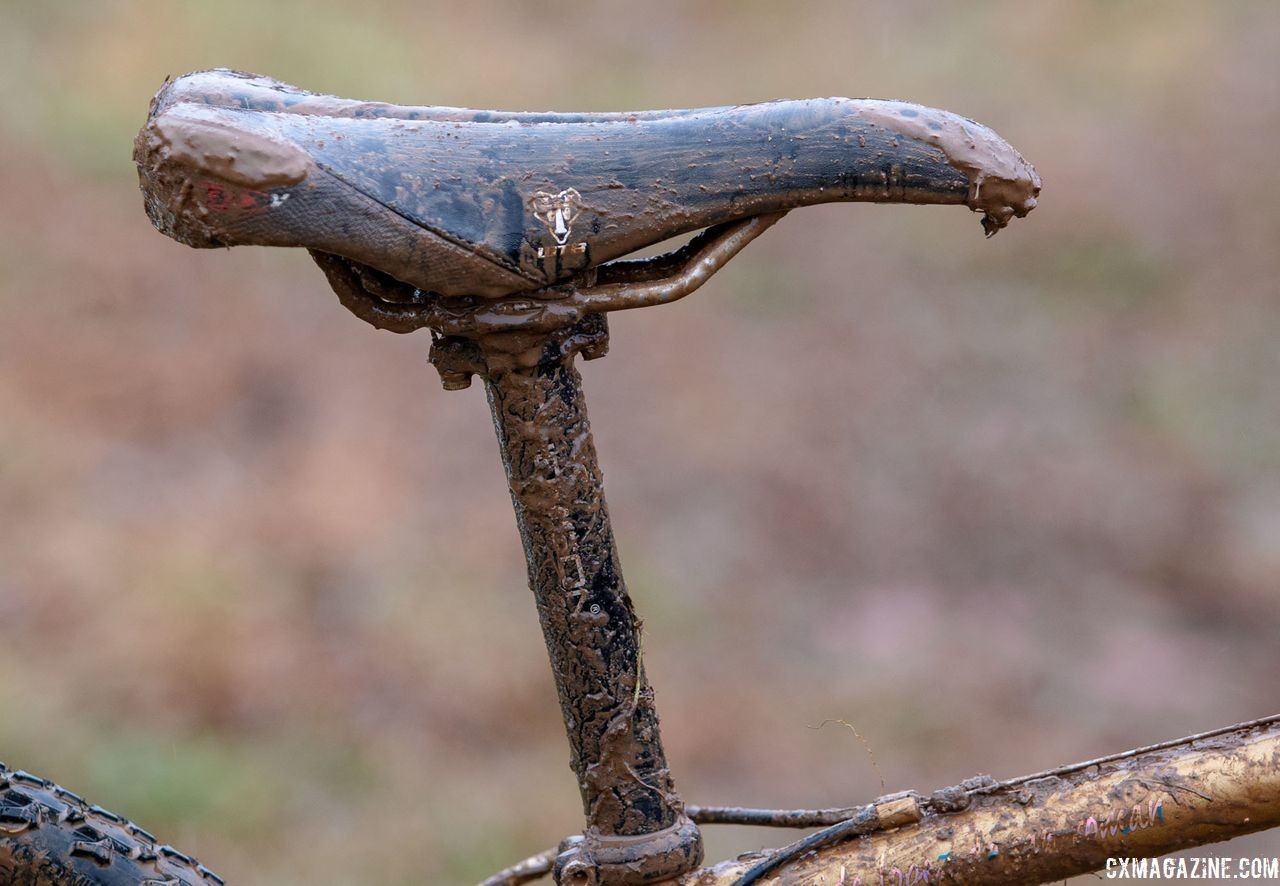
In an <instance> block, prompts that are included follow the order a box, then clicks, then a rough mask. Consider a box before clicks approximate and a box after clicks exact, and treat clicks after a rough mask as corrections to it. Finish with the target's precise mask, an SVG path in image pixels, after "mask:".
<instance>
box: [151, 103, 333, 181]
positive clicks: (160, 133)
mask: <svg viewBox="0 0 1280 886" xmlns="http://www.w3.org/2000/svg"><path fill="white" fill-rule="evenodd" d="M136 150H137V154H138V156H139V157H141V158H142V162H145V163H147V164H149V165H153V166H155V165H161V164H165V163H171V164H174V165H175V166H179V167H182V168H184V169H186V170H188V171H189V172H191V173H193V174H195V175H199V176H214V177H216V178H220V179H222V180H223V181H226V182H229V183H230V184H233V185H239V186H240V187H244V188H255V189H258V190H266V189H268V188H280V187H286V186H288V185H296V184H297V183H298V182H300V181H302V180H303V179H304V178H306V177H307V173H308V172H309V171H310V170H311V168H312V162H311V157H310V156H309V155H308V154H307V152H306V151H304V150H302V149H301V148H299V147H298V146H297V145H294V144H292V143H290V142H288V141H284V140H281V139H276V138H271V137H270V136H268V135H266V134H264V133H262V132H258V131H253V130H249V129H245V128H243V127H236V126H231V125H228V124H227V123H226V122H224V121H221V120H218V119H215V118H211V117H210V115H209V114H207V113H206V112H202V111H201V109H199V108H195V107H190V106H185V107H181V108H176V109H174V110H173V111H171V112H169V113H168V114H164V115H162V116H160V117H156V118H155V119H153V120H152V121H151V122H150V123H148V124H147V125H146V126H145V127H144V128H143V130H142V132H140V133H139V134H138V142H137V146H136Z"/></svg>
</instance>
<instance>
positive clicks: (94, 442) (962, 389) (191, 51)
mask: <svg viewBox="0 0 1280 886" xmlns="http://www.w3.org/2000/svg"><path fill="white" fill-rule="evenodd" d="M1276 45H1280V7H1277V6H1275V5H1274V4H1268V3H1265V2H1258V3H1249V2H1239V3H1233V4H1193V3H1179V2H1160V3H1157V2H1145V3H1143V2H1138V3H1129V4H1123V5H1122V4H1104V3H1097V4H1086V3H1079V2H1061V3H1050V2H1046V3H1037V4H1023V3H1018V2H1013V0H1011V2H999V3H987V4H981V5H967V4H966V5H960V4H955V5H935V4H923V3H884V4H873V5H865V4H856V5H855V4H844V3H839V2H834V0H833V2H811V3H804V4H794V5H791V4H782V3H741V4H730V3H713V2H708V3H700V4H682V3H676V2H674V0H673V2H659V3H644V4H638V3H620V2H619V3H601V4H581V3H567V2H565V3H561V2H540V3H525V4H519V5H516V4H504V5H496V4H495V5H491V6H490V5H483V4H468V5H466V6H463V5H461V4H458V5H450V6H443V5H441V6H431V5H429V4H421V3H410V2H408V0H403V2H382V3H373V2H366V3H361V4H339V3H314V2H313V3H300V2H278V3H272V4H258V3H250V2H248V0H235V2H224V3H217V4H197V3H167V4H159V3H146V2H127V0H118V2H88V0H85V2H65V3H61V4H21V5H15V4H10V5H5V6H2V7H0V157H3V158H4V162H3V163H2V164H0V194H3V195H4V196H3V204H2V205H3V212H0V759H4V760H5V761H6V762H8V763H10V764H11V765H14V766H21V767H23V768H26V769H29V770H32V771H35V772H39V773H41V774H43V775H46V776H49V777H52V778H56V779H58V780H59V781H61V782H63V783H65V784H66V785H68V786H69V787H71V788H72V789H74V790H77V791H79V792H80V793H82V794H84V795H86V796H88V797H90V798H91V799H92V800H95V801H96V802H99V803H102V804H104V805H107V806H109V807H112V808H115V809H117V810H118V811H119V812H121V813H123V814H125V815H128V816H130V817H131V818H133V819H135V820H136V821H138V822H139V823H140V824H142V825H143V826H144V827H146V828H148V829H150V830H153V831H155V832H157V833H158V834H160V835H161V836H162V837H163V838H164V839H167V840H169V841H170V842H172V843H174V844H175V845H178V846H180V847H181V848H183V849H186V850H188V851H190V852H192V853H194V854H196V855H198V856H200V857H201V859H202V860H204V861H205V862H207V863H208V864H209V865H210V866H211V867H213V868H214V869H215V870H218V871H219V872H221V873H223V874H224V875H226V876H227V877H228V878H229V879H230V880H231V882H235V883H259V882H272V883H334V884H346V883H352V884H363V883H377V884H383V883H386V884H397V883H404V884H410V883H424V882H430V883H464V882H468V881H472V880H474V879H476V878H477V877H479V876H481V875H482V874H484V873H486V872H488V871H490V870H492V869H494V868H496V867H498V866H500V865H501V864H504V863H506V862H508V861H511V860H514V859H515V858H517V857H520V856H522V855H523V854H526V853H529V852H532V851H535V850H538V849H541V848H542V847H543V846H545V845H549V844H551V843H552V842H554V841H555V840H556V839H558V838H559V837H560V836H562V835H563V834H565V833H566V832H569V831H571V830H572V829H573V828H574V827H575V826H576V825H577V824H578V821H579V818H578V815H579V811H578V804H577V799H576V792H575V790H574V788H573V784H572V780H571V776H570V773H569V771H568V769H567V765H566V763H567V750H566V745H565V739H564V734H563V728H562V726H561V724H560V722H559V713H558V710H557V707H556V705H555V703H554V700H553V695H552V689H551V682H550V677H549V673H548V669H547V666H546V664H545V660H544V652H543V650H542V648H541V639H540V636H539V632H538V629H537V623H536V618H535V614H534V610H533V605H532V601H531V599H530V598H529V594H528V591H526V590H525V589H524V587H523V584H524V565H523V561H522V558H521V554H520V550H519V547H518V543H517V538H516V535H515V528H514V519H513V517H512V515H511V511H510V500H509V498H508V496H507V492H506V488H505V483H504V481H503V478H502V472H501V469H500V467H499V463H498V457H497V447H496V444H495V442H494V441H493V439H492V429H491V427H490V424H489V419H488V415H487V410H486V407H485V404H484V402H483V396H482V394H481V392H480V391H479V389H473V390H471V391H468V392H465V393H455V394H446V393H444V392H442V391H441V390H440V389H439V385H438V382H437V381H436V379H435V377H434V372H433V371H432V370H431V369H430V367H428V366H427V365H426V363H425V354H426V342H425V341H423V340H421V339H420V338H419V337H416V336H410V337H404V338H398V337H394V336H391V335H388V334H384V333H376V332H374V331H373V330H371V329H369V328H367V327H364V326H362V325H361V324H360V323H358V322H357V321H355V320H354V319H353V318H351V317H350V316H349V315H347V314H345V312H344V311H343V310H342V309H341V308H340V307H339V306H338V304H337V302H336V300H335V299H334V298H333V296H332V295H331V294H329V293H328V292H327V291H326V289H325V286H324V283H323V280H322V278H321V275H320V274H319V272H318V271H317V270H316V269H315V268H314V267H312V266H311V265H310V262H309V260H308V259H307V258H306V256H305V255H303V254H300V253H297V254H295V253H289V252H280V251H269V250H255V249H243V250H234V251H231V252H220V251H215V252H204V253H200V252H194V251H191V250H188V249H185V248H183V247H180V246H178V245H177V244H174V243H172V242H170V241H168V240H166V239H164V238H163V237H161V236H159V235H158V234H156V233H155V232H154V231H152V230H151V228H150V227H149V225H148V223H147V221H146V218H145V216H144V214H143V212H142V206H141V200H140V198H139V195H138V193H137V189H136V180H135V177H134V173H133V169H132V166H131V164H130V162H129V140H130V139H131V137H132V134H133V132H134V131H136V128H137V126H138V125H139V124H140V123H141V121H142V119H143V117H144V114H145V109H146V102H147V99H148V98H149V97H150V94H151V93H152V92H153V91H154V89H155V88H156V87H157V86H158V85H159V84H160V82H161V81H162V80H163V78H164V76H165V75H166V74H169V73H180V72H183V71H186V70H190V69H195V68H201V67H208V66H212V65H228V66H233V67H240V68H244V69H249V70H255V71H259V72H262V73H267V74H271V75H273V76H276V77H279V78H281V79H283V80H286V81H290V82H294V83H297V84H299V85H302V86H305V87H307V88H311V89H315V90H321V91H333V92H339V93H342V94H346V95H352V96H356V97H368V98H383V99H387V100H393V101H395V100H399V101H416V102H424V103H440V104H454V105H466V106H479V107H492V106H499V107H506V108H553V109H567V110H571V109H617V108H629V107H637V108H638V107H663V106H689V105H702V104H717V103H724V102H731V101H750V100H758V99H766V98H774V97H781V96H793V97H803V96H810V95H833V94H837V95H838V94H843V95H854V96H858V95H874V96H880V97H887V98H902V99H909V100H912V101H919V102H923V103H926V104H932V105H937V106H941V107H945V108H948V109H950V110H954V111H957V112H960V113H964V114H967V115H970V116H973V117H975V118H977V119H979V120H982V121H983V122H985V123H988V124H989V125H991V126H992V127H994V128H995V129H996V130H997V131H999V132H1000V133H1001V134H1002V135H1004V136H1005V137H1007V138H1008V139H1009V140H1010V141H1012V142H1013V143H1014V144H1015V145H1017V146H1018V147H1019V148H1020V149H1021V150H1022V151H1023V152H1024V153H1025V154H1026V156H1027V157H1028V158H1029V159H1031V160H1032V161H1033V162H1034V163H1035V164H1036V165H1037V167H1038V169H1039V171H1040V173H1041V174H1042V175H1043V177H1044V181H1045V191H1044V195H1043V198H1042V200H1041V206H1040V208H1039V209H1037V210H1036V211H1035V213H1033V214H1032V216H1031V217H1030V218H1028V219H1027V220H1026V221H1024V222H1021V223H1016V224H1014V225H1013V226H1012V227H1011V229H1010V230H1008V231H1006V232H1004V233H1002V234H1001V235H1000V236H999V237H996V238H995V239H994V240H992V241H989V242H984V241H983V240H982V238H981V231H980V229H979V226H978V222H977V218H976V216H973V215H971V214H969V213H967V212H965V211H964V210H963V209H960V208H946V209H942V208H902V207H897V208H890V207H866V206H833V207H820V208H815V209H811V210H805V211H803V212H800V213H797V214H796V215H794V216H792V217H789V218H787V219H786V220H785V221H784V222H783V223H782V224H780V225H779V226H778V227H777V228H776V229H774V230H772V231H770V232H769V233H768V234H766V235H765V237H764V238H762V240H761V242H759V243H758V244H754V245H753V246H752V247H751V248H750V249H749V250H748V251H747V252H746V253H745V254H744V255H743V256H742V257H741V258H739V259H737V260H736V261H735V262H734V263H733V264H732V265H730V267H729V268H728V269H727V270H726V271H724V272H723V273H722V274H720V275H719V276H718V277H717V279H716V280H715V281H714V282H713V283H712V284H710V285H708V286H707V287H706V288H705V289H704V290H702V291H700V292H699V293H698V294H697V295H696V296H694V297H692V298H691V299H689V300H687V301H686V302H683V303H680V304H678V305H674V306H671V307H667V308H663V309H661V310H658V309H654V310H650V311H643V312H638V313H635V314H632V315H626V316H619V317H618V318H616V320H615V321H614V322H613V324H612V326H613V345H612V353H611V355H610V356H609V357H608V358H607V359H605V360H603V361H599V362H597V363H593V364H589V365H588V366H587V367H586V370H585V376H586V384H587V396H588V400H589V402H590V404H591V409H592V418H593V422H594V425H595V429H596V436H597V443H598V445H599V448H600V451H601V454H602V459H603V464H604V469H605V474H606V477H607V483H608V489H609V498H610V507H611V510H612V512H613V516H614V523H615V528H616V531H617V533H618V535H619V538H620V543H621V546H622V560H623V565H624V567H625V568H626V570H627V575H628V580H629V584H630V586H631V591H632V594H633V596H634V597H635V598H636V602H637V606H638V607H639V609H640V611H641V613H642V614H643V615H644V616H645V618H646V637H645V660H646V667H647V671H648V673H649V676H650V678H651V680H652V681H653V683H654V685H655V686H656V688H657V691H658V703H659V710H660V711H661V713H662V717H663V728H664V733H665V736H666V740H667V746H668V751H669V757H670V760H671V763H672V767H673V770H674V772H675V773H676V776H677V781H678V784H679V786H680V788H681V790H682V791H683V793H684V794H685V796H686V797H687V798H689V799H691V800H694V801H697V802H704V803H716V802H732V803H741V804H801V805H810V804H826V805H840V804H848V803H857V802H863V801H865V800H867V799H868V798H870V797H872V796H874V795H875V794H877V793H880V778H881V775H883V778H884V781H885V782H886V785H887V787H888V788H889V789H891V790H892V789H898V788H906V787H915V788H919V789H924V790H928V789H932V788H934V787H937V786H940V785H943V784H951V783H954V782H956V781H958V780H959V779H961V778H963V777H966V776H969V775H972V774H974V773H976V772H980V771H982V772H991V773H993V774H995V775H997V776H1011V775H1015V774H1018V773H1021V772H1027V771H1033V770H1036V769H1042V768H1046V767H1048V766H1051V765H1053V764H1057V763H1061V762H1066V761H1069V760H1074V759H1082V758H1087V757H1091V756H1096V755H1099V754H1102V753H1106V752H1110V751H1115V750H1120V749H1123V748H1125V747H1128V746H1131V745H1136V744H1143V743H1147V742H1151V741H1156V740H1160V739H1164V738H1172V737H1175V736H1177V735H1180V734H1184V733H1188V732H1193V731H1199V730H1202V729H1207V728H1210V727H1212V726H1216V725H1221V724H1225V723H1229V722H1232V721H1236V720H1243V719H1248V718H1251V717H1255V716H1259V715H1262V714H1266V713H1272V712H1274V711H1275V710H1276V709H1277V708H1278V707H1280V690H1278V689H1277V681H1276V674H1277V672H1278V671H1280V644H1277V643H1276V635H1277V630H1278V629H1280V593H1278V592H1280V387H1278V386H1277V385H1276V379H1277V378H1280V348H1277V346H1276V342H1277V339H1278V338H1280V305H1278V303H1277V294H1278V291H1277V283H1276V281H1277V279H1280V250H1276V249H1275V244H1276V243H1277V242H1280V208H1278V207H1280V176H1277V174H1276V168H1277V167H1276V164H1275V160H1274V150H1275V145H1276V144H1277V139H1278V138H1280V110H1278V109H1280V63H1278V62H1277V60H1276V59H1277V56H1276V54H1275V46H1276ZM703 342H709V343H710V344H702V343H703ZM695 343H699V344H697V345H695ZM829 717H843V718H846V719H848V720H850V721H851V722H853V723H854V724H856V726H857V728H858V729H859V731H860V732H861V733H862V734H863V735H864V736H865V737H866V739H867V741H868V742H869V743H870V745H871V746H872V748H873V749H874V751H875V755H876V759H877V761H878V764H879V772H877V771H876V769H874V768H873V767H872V766H871V765H870V763H869V762H868V759H867V756H866V754H865V753H864V752H863V750H862V747H861V745H860V744H859V743H858V742H857V740H856V739H855V738H854V737H853V736H852V735H851V734H850V733H849V732H848V731H846V730H844V729H840V728H827V729H824V730H820V731H819V730H814V729H812V728H810V727H811V726H814V725H816V724H817V723H819V722H820V721H822V720H823V719H824V718H829ZM777 839H778V838H777V836H776V835H770V834H767V833H762V832H758V831H739V832H734V831H733V830H728V831H712V832H711V839H710V841H709V844H710V845H709V852H710V853H711V854H712V855H714V856H717V857H723V856H725V855H728V854H730V853H732V852H734V851H737V850H740V849H743V848H748V847H753V846H758V845H761V844H762V843H773V842H776V841H777ZM1220 851H1221V852H1223V853H1226V854H1234V855H1241V854H1255V853H1262V854H1266V855H1275V854H1280V839H1278V838H1277V837H1276V836H1270V835H1263V836H1259V837H1255V838H1252V839H1251V840H1249V841H1241V842H1239V843H1237V844H1234V845H1230V846H1225V847H1220Z"/></svg>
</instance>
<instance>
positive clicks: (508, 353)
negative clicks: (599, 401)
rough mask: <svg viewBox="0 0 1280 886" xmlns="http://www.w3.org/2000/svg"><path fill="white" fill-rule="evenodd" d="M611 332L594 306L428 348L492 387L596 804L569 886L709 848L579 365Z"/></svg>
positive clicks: (547, 631) (559, 677)
mask: <svg viewBox="0 0 1280 886" xmlns="http://www.w3.org/2000/svg"><path fill="white" fill-rule="evenodd" d="M607 335H608V331H607V327H606V325H605V318H604V315H603V314H593V315H588V316H587V317H585V318H584V319H582V320H581V321H579V322H578V323H576V324H575V325H573V326H572V327H569V328H567V329H564V330H561V331H559V332H556V333H552V334H551V335H549V336H537V337H534V338H532V339H530V338H528V337H520V338H518V339H517V341H515V342H514V343H513V342H512V341H511V340H510V337H509V336H508V337H507V340H506V341H503V340H502V338H503V337H502V336H489V337H486V338H484V339H481V340H479V341H477V340H474V339H465V338H457V337H445V338H440V339H437V341H436V343H435V345H434V347H433V349H432V362H433V363H435V364H436V367H437V368H438V369H439V370H440V372H441V376H442V378H443V379H444V380H445V383H446V386H447V387H461V386H463V385H464V384H465V383H466V381H467V380H468V376H469V375H470V374H471V373H474V374H477V375H480V376H481V377H482V378H483V379H484V382H485V388H486V391H487V393H488V398H489V406H490V409H491V411H492V414H493V424H494V429H495V430H496V431H497V434H498V443H499V445H500V447H501V450H502V461H503V464H504V465H505V466H506V472H507V480H508V482H509V484H510V487H511V499H512V503H513V504H514V506H515V512H516V524H517V526H518V527H519V529H520V538H521V540H522V542H523V543H524V552H525V559H526V561H527V563H528V569H529V586H530V587H531V588H532V590H533V594H534V600H535V602H536V604H537V607H538V617H539V619H540V621H541V623H542V632H543V636H544V638H545V640H546V644H547V652H548V654H549V655H550V658H551V670H552V674H553V676H554V678H555V684H556V692H557V694H558V695H559V699H560V709H561V712H562V713H563V715H564V722H565V730H566V731H567V732H568V735H569V748H570V754H569V761H570V765H571V766H572V768H573V771H574V773H575V774H576V775H577V778H578V790H579V791H580V792H581V795H582V806H583V812H584V813H585V816H586V828H585V830H584V832H583V834H582V835H581V836H579V837H572V838H569V839H568V840H566V841H565V842H564V843H562V844H561V847H560V849H561V852H560V855H559V856H558V858H557V859H556V863H555V876H556V880H557V882H559V883H561V884H572V886H591V884H597V883H599V884H609V886H611V884H614V883H618V884H630V883H651V882H655V881H658V880H664V879H668V878H670V877H674V876H678V875H679V874H682V873H685V872H687V871H690V870H693V869H694V868H696V867H697V866H698V864H700V863H701V860H702V839H701V835H700V834H699V832H698V828H697V826H696V825H695V824H694V823H693V822H692V821H690V820H689V818H688V817H687V816H686V815H685V814H684V806H683V803H682V802H681V800H680V796H679V795H678V794H677V793H676V789H675V785H674V783H673V781H672V778H671V773H670V771H669V770H668V768H667V761H666V755H665V754H664V752H663V749H662V740H661V737H660V736H659V734H658V714H657V711H656V709H655V707H654V697H653V689H652V688H651V687H650V686H649V682H648V680H647V679H646V677H645V673H644V661H643V658H642V655H641V640H640V635H641V622H640V618H639V616H637V615H636V613H635V609H634V607H633V606H632V603H631V598H630V597H629V596H628V595H627V589H626V585H625V584H624V582H623V579H622V569H621V567H620V565H619V562H618V552H617V548H616V547H615V545H614V539H613V531H612V529H611V527H610V524H609V513H608V509H607V508H606V507H605V500H604V486H603V478H602V476H601V472H600V466H599V463H598V462H597V460H596V450H595V444H594V443H593V441H592V438H591V426H590V423H589V422H588V420H587V408H586V401H585V399H584V398H583V393H582V379H581V376H580V375H579V374H578V370H577V369H576V368H575V366H574V358H575V356H576V354H577V353H579V352H581V353H583V354H584V356H586V357H587V358H591V357H597V356H601V355H602V354H603V353H604V351H605V349H606V348H607ZM513 345H514V346H513Z"/></svg>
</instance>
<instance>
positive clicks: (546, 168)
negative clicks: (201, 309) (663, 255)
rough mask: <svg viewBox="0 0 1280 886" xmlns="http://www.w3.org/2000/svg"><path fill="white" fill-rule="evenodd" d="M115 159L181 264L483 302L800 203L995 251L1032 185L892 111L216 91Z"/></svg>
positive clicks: (941, 125) (155, 118)
mask: <svg viewBox="0 0 1280 886" xmlns="http://www.w3.org/2000/svg"><path fill="white" fill-rule="evenodd" d="M134 158H135V160H136V162H137V164H138V169H139V175H140V178H141V182H142V189H143V192H144V195H145V200H146V206H147V211H148V214H149V215H150V217H151V220H152V222H153V223H154V224H155V225H156V227H157V228H159V229H160V230H161V231H162V232H164V233H166V234H168V235H170V236H171V237H174V238H175V239H177V240H179V241H181V242H183V243H186V244H189V245H192V246H232V245H238V244H259V245H272V246H304V247H308V248H311V249H314V250H318V251H322V252H328V253H333V254H335V255H339V256H343V257H345V258H347V259H350V260H352V261H355V262H358V263H361V264H365V265H368V266H370V267H373V268H375V269H377V270H379V271H381V272H383V273H386V274H389V275H390V276H392V277H394V278H396V279H398V280H400V281H402V282H404V283H406V284H409V285H411V286H413V287H416V288H418V289H420V290H422V291H424V292H430V293H437V294H440V295H445V296H454V295H474V296H482V297H490V298H496V297H501V296H505V295H509V294H512V293H516V292H522V291H528V290H535V289H539V288H542V287H545V286H548V285H553V284H556V283H560V282H564V281H566V280H569V279H571V278H573V277H574V276H575V275H578V274H580V273H582V272H583V271H586V270H588V269H590V268H593V267H595V266H597V265H599V264H601V263H603V262H607V261H610V260H611V259H614V258H618V257H620V256H622V255H625V254H627V253H630V252H633V251H635V250H637V249H640V248H643V247H645V246H649V245H651V244H654V243H658V242H660V241H662V240H665V239H667V238H669V237H673V236H676V235H678V234H682V233H686V232H689V231H693V230H697V229H701V228H705V227H708V226H711V225H716V224H721V223H724V222H731V221H734V220H737V219H743V218H748V217H752V216H757V215H762V214H766V213H774V212H782V211H786V210H789V209H793V208H796V207H798V206H803V205H808V204H813V203H824V202H832V201H871V202H900V203H964V204H968V205H969V206H970V207H971V208H973V209H974V210H976V211H980V212H982V213H983V224H984V227H986V228H987V230H988V233H994V231H995V230H997V229H998V228H1000V227H1003V226H1004V224H1005V223H1007V221H1008V219H1009V218H1010V217H1012V216H1021V215H1025V214H1026V213H1027V212H1029V211H1030V210H1031V208H1033V207H1034V206H1035V197H1036V194H1038V192H1039V186H1040V181H1039V177H1038V176H1037V175H1036V173H1035V170H1034V169H1032V168H1031V166H1030V165H1029V164H1027V163H1026V161H1025V160H1023V159H1022V157H1021V156H1019V155H1018V154H1017V152H1016V151H1014V149H1013V148H1011V147H1010V146H1009V145H1008V144H1007V143H1005V142H1004V141H1003V140H1002V139H1000V137H999V136H997V135H996V134H995V133H993V132H991V130H989V129H987V128H986V127H984V126H982V125H981V124H978V123H975V122H973V121H971V120H968V119H966V118H963V117H958V116H956V115H954V114H949V113H947V112H944V111H938V110H935V109H931V108H925V107H921V106H918V105H910V104H905V103H901V102H881V101H872V100H853V99H844V98H827V99H812V100H806V101H777V102H767V103H763V104H756V105H743V106H734V107H717V108H704V109H696V110H675V111H647V112H639V113H608V114H555V113H550V114H531V113H501V112H493V111H470V110H464V109H458V108H442V107H408V106H398V105H389V104H382V103H375V102H359V101H349V100H344V99H338V98H333V97H331V96H322V95H315V94H312V93H308V92H304V91H302V90H298V89H295V88H293V87H290V86H287V85H285V84H282V83H279V82H277V81H274V80H271V79H268V78H265V77H259V76H255V75H251V74H242V73H237V72H232V71H225V70H217V71H206V72H200V73H195V74H188V75H186V76H184V77H181V78H178V79H176V80H172V81H169V82H167V83H166V84H165V85H164V87H162V88H161V90H160V92H159V93H158V94H157V95H156V97H155V99H154V100H153V102H152V106H151V111H150V114H149V116H148V121H147V124H146V125H145V126H144V128H143V130H142V132H141V133H139V136H138V139H137V141H136V142H135V151H134Z"/></svg>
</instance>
